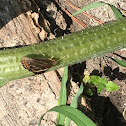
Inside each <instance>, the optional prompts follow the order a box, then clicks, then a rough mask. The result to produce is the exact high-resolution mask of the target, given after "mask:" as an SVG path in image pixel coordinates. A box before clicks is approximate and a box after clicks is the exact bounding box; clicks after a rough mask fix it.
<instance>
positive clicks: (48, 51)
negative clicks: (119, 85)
mask: <svg viewBox="0 0 126 126" xmlns="http://www.w3.org/2000/svg"><path fill="white" fill-rule="evenodd" d="M124 47H126V18H122V19H120V20H117V21H112V22H110V23H106V24H104V25H100V26H97V27H91V28H88V29H86V30H83V31H79V32H76V33H72V34H69V35H66V36H64V37H59V38H56V39H53V40H50V41H47V42H42V43H40V44H35V45H30V46H25V47H21V48H15V49H5V50H1V51H0V84H1V85H3V84H5V83H6V82H8V81H10V80H15V79H19V78H24V77H29V76H31V75H33V73H32V72H29V71H28V70H26V69H24V68H23V66H22V64H21V62H20V61H21V60H22V57H24V56H28V57H39V58H40V57H43V55H42V53H43V54H45V57H48V58H50V57H51V56H54V58H53V59H55V60H56V61H57V64H56V65H55V66H53V67H51V69H50V70H55V69H57V68H60V67H63V66H69V65H72V64H75V63H80V62H82V61H85V60H87V59H91V58H94V57H96V56H100V55H104V54H106V53H110V52H112V51H115V50H118V49H121V48H124Z"/></svg>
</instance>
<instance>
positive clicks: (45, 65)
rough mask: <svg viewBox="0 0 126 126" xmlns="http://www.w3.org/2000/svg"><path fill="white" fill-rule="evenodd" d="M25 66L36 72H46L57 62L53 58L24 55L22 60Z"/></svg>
mask: <svg viewBox="0 0 126 126" xmlns="http://www.w3.org/2000/svg"><path fill="white" fill-rule="evenodd" d="M21 63H22V65H23V67H24V68H25V69H27V70H29V71H31V72H33V73H35V74H39V73H44V72H45V71H47V70H48V69H49V68H51V67H52V66H54V65H56V64H57V62H56V61H55V60H53V59H52V58H29V57H23V60H22V61H21Z"/></svg>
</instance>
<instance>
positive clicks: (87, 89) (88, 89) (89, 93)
mask: <svg viewBox="0 0 126 126" xmlns="http://www.w3.org/2000/svg"><path fill="white" fill-rule="evenodd" d="M85 91H86V93H87V95H89V96H92V95H93V92H92V90H91V89H90V88H88V87H86V88H85Z"/></svg>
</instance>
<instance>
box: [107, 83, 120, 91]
mask: <svg viewBox="0 0 126 126" xmlns="http://www.w3.org/2000/svg"><path fill="white" fill-rule="evenodd" d="M118 89H119V86H118V85H117V84H116V83H114V82H112V81H109V82H108V83H107V84H106V90H107V91H115V90H118Z"/></svg>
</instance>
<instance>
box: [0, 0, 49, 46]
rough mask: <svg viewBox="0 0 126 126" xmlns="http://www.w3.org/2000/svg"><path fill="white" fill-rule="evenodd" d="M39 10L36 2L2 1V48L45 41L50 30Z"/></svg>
mask: <svg viewBox="0 0 126 126" xmlns="http://www.w3.org/2000/svg"><path fill="white" fill-rule="evenodd" d="M39 10H40V9H39V7H38V6H37V4H36V3H35V2H34V0H1V1H0V47H13V46H19V45H29V44H33V43H37V42H39V41H40V40H45V39H46V38H47V35H48V34H49V32H50V29H49V27H48V21H47V20H45V19H44V18H43V15H42V14H40V13H39ZM39 19H41V22H42V23H41V25H40V24H39V23H38V21H39Z"/></svg>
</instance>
